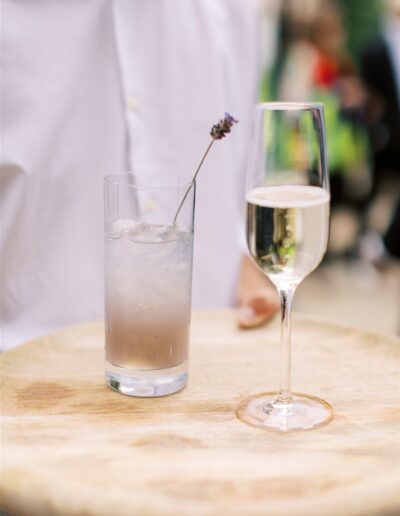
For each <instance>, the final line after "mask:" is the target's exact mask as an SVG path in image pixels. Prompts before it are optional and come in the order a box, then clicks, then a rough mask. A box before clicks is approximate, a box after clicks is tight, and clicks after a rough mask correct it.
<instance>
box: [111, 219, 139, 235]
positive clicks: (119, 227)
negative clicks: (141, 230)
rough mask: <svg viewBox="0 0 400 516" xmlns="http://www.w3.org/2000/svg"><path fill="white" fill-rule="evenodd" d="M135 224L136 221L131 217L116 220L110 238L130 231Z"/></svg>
mask: <svg viewBox="0 0 400 516" xmlns="http://www.w3.org/2000/svg"><path fill="white" fill-rule="evenodd" d="M135 226H136V222H135V221H134V220H131V219H118V220H114V222H113V224H112V229H111V231H110V233H109V234H108V236H109V237H110V238H120V237H121V236H122V235H123V234H124V233H129V232H130V231H131V230H132V229H133V228H134V227H135Z"/></svg>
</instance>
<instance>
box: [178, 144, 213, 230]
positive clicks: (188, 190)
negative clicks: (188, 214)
mask: <svg viewBox="0 0 400 516" xmlns="http://www.w3.org/2000/svg"><path fill="white" fill-rule="evenodd" d="M214 142H215V139H214V138H213V139H212V140H211V142H210V144H209V145H208V147H207V150H206V152H205V153H204V156H203V157H202V159H201V161H200V163H199V166H198V167H197V170H196V172H195V173H194V176H193V179H192V182H191V183H190V185H189V187H188V189H187V190H186V192H185V195H184V196H183V199H182V201H181V203H180V204H179V206H178V209H177V211H176V214H175V217H174V220H173V222H172V224H173V225H174V226H175V224H176V221H177V218H178V215H179V212H180V211H181V208H182V206H183V203H184V202H185V200H186V197H187V196H188V195H189V192H190V189H191V188H192V186H193V185H194V183H195V181H196V177H197V174H198V173H199V171H200V169H201V166H202V165H203V163H204V160H205V159H206V157H207V154H208V153H209V151H210V149H211V147H212V145H213V143H214Z"/></svg>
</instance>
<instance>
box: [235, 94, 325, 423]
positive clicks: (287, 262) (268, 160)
mask: <svg viewBox="0 0 400 516" xmlns="http://www.w3.org/2000/svg"><path fill="white" fill-rule="evenodd" d="M246 201H247V222H246V235H247V245H248V248H249V251H250V255H251V256H252V258H253V260H254V261H255V263H256V264H257V265H258V267H259V268H260V269H261V270H262V272H263V273H264V274H265V275H266V276H267V277H268V278H269V279H270V280H271V282H272V283H273V284H274V285H275V287H276V289H277V290H278V293H279V296H280V302H281V344H280V347H281V353H280V388H279V392H268V393H262V394H256V395H254V396H251V397H249V398H247V399H245V400H243V401H242V402H241V403H240V405H239V407H238V409H237V415H238V417H239V418H240V419H241V420H242V421H243V422H245V423H247V424H250V425H253V426H257V427H261V428H265V429H269V430H276V431H282V432H289V431H294V430H306V429H311V428H315V427H319V426H322V425H324V424H326V423H328V422H329V421H330V420H331V419H332V417H333V411H332V407H331V406H330V405H329V404H328V403H327V402H326V401H324V400H322V399H320V398H316V397H315V396H311V395H308V394H299V393H292V392H291V388H290V368H291V359H290V335H291V322H290V317H291V306H292V300H293V296H294V293H295V291H296V288H297V286H298V285H299V284H300V282H301V281H302V280H303V279H304V278H305V277H306V276H307V275H308V274H310V272H311V271H313V270H314V269H315V268H316V267H317V266H318V264H319V263H320V262H321V260H322V257H323V255H324V253H325V251H326V246H327V241H328V232H329V201H330V195H329V178H328V167H327V158H326V144H325V126H324V111H323V106H322V105H321V104H318V103H291V102H270V103H264V104H259V105H257V107H256V110H255V117H254V125H253V135H252V141H251V147H250V156H249V168H248V173H247V193H246Z"/></svg>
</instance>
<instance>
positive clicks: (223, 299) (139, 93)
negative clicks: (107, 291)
mask: <svg viewBox="0 0 400 516" xmlns="http://www.w3.org/2000/svg"><path fill="white" fill-rule="evenodd" d="M258 9H259V4H258V1H256V0H252V1H249V2H245V3H243V2H241V0H219V1H214V0H201V1H200V0H195V1H192V2H187V1H186V0H176V1H175V2H174V3H173V5H171V3H170V2H167V1H166V0H162V1H159V2H154V3H153V2H142V1H139V0H135V1H132V0H115V1H111V0H89V1H88V2H83V3H80V2H73V1H70V0H65V1H63V2H45V1H43V0H37V1H34V2H15V1H12V0H4V2H3V6H2V11H3V13H2V14H3V16H2V30H1V40H2V41H1V49H2V50H1V52H2V56H1V59H2V72H3V74H2V90H1V125H2V154H1V170H0V174H1V175H0V181H1V182H0V188H1V212H2V213H1V215H2V222H1V240H0V245H1V255H2V257H1V296H2V299H1V318H2V321H1V324H2V328H1V337H2V346H3V347H4V348H7V347H12V346H14V345H16V344H18V343H19V342H22V341H24V340H26V339H27V338H32V337H34V336H36V335H39V334H42V333H45V332H48V331H50V330H53V329H55V328H59V327H62V326H65V325H69V324H75V323H78V322H82V321H86V320H90V319H94V318H99V317H101V316H102V314H103V237H102V233H103V196H102V187H103V185H102V180H103V176H104V175H106V174H112V173H118V172H121V171H125V170H139V171H140V170H159V171H160V173H162V172H163V171H164V170H168V171H169V170H172V171H174V172H176V171H185V173H188V174H190V173H192V172H194V170H195V167H196V166H197V161H198V160H199V158H200V157H201V155H202V152H204V147H205V145H206V144H207V141H208V133H209V130H210V128H211V125H212V124H213V123H215V122H216V121H217V120H218V119H219V118H220V116H221V114H222V113H223V112H224V111H229V112H231V113H232V114H233V115H234V116H235V117H236V118H238V119H239V120H240V124H238V125H237V127H235V130H234V131H233V132H232V134H231V135H230V136H229V138H227V139H226V140H224V141H223V142H221V143H219V144H218V145H215V146H214V148H213V152H212V153H210V156H209V158H208V159H207V162H206V164H205V166H204V169H203V170H202V172H201V173H200V175H199V178H198V182H197V206H196V229H195V251H194V274H193V306H194V307H213V306H227V305H232V304H233V303H235V301H237V302H238V303H239V305H240V307H241V310H240V311H239V312H238V321H239V324H240V325H241V326H242V327H250V326H253V325H256V324H261V323H262V322H264V321H265V320H267V319H269V318H270V317H271V316H272V315H273V314H274V313H276V311H277V310H278V303H277V298H276V294H275V291H274V289H273V288H272V286H271V285H270V283H269V282H268V281H267V280H266V279H265V277H264V276H262V275H261V273H260V272H259V271H258V270H257V269H256V267H255V265H253V263H252V262H251V261H250V259H249V258H248V257H247V256H244V254H243V246H242V245H241V243H240V240H241V237H239V233H242V232H244V228H242V224H243V223H242V215H243V210H242V208H243V199H244V173H245V168H246V166H245V161H246V147H247V137H248V131H249V125H250V122H251V116H252V113H253V105H254V103H255V101H256V94H257V85H258V79H259V63H258V23H259V17H258ZM243 70H246V73H243ZM237 284H238V286H237Z"/></svg>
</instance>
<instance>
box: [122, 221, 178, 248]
mask: <svg viewBox="0 0 400 516" xmlns="http://www.w3.org/2000/svg"><path fill="white" fill-rule="evenodd" d="M178 237H179V233H178V232H177V230H176V229H175V228H174V227H173V226H167V225H163V224H147V223H146V222H141V223H140V224H136V225H135V227H134V228H132V229H131V230H129V238H130V239H131V240H133V241H134V242H140V243H146V244H155V243H159V242H172V241H174V240H176V239H177V238H178Z"/></svg>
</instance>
